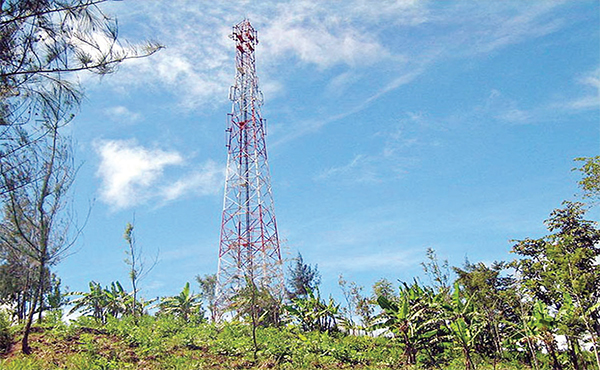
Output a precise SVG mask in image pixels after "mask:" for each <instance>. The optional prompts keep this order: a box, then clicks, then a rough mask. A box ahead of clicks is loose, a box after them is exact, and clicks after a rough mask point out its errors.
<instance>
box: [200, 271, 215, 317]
mask: <svg viewBox="0 0 600 370" xmlns="http://www.w3.org/2000/svg"><path fill="white" fill-rule="evenodd" d="M196 281H197V282H198V284H199V285H200V296H201V297H202V299H203V300H204V302H205V303H206V305H207V307H208V311H209V314H210V320H211V321H212V322H215V321H216V317H217V316H216V315H217V311H216V306H215V298H216V294H215V293H216V292H215V289H216V287H217V275H216V274H209V275H204V276H200V275H198V276H196Z"/></svg>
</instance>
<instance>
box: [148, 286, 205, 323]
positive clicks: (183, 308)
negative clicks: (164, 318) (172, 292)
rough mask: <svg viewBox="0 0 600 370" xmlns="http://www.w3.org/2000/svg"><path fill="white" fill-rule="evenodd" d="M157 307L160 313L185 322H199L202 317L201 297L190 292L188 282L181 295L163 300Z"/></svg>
mask: <svg viewBox="0 0 600 370" xmlns="http://www.w3.org/2000/svg"><path fill="white" fill-rule="evenodd" d="M158 306H159V309H160V313H162V314H167V315H174V316H176V317H180V318H181V319H183V321H185V322H187V321H190V320H192V319H193V320H194V321H196V322H200V321H202V319H203V317H204V311H203V309H202V300H201V297H200V295H199V294H193V293H192V292H191V290H190V283H189V282H188V283H186V284H185V286H184V287H183V289H182V291H181V293H179V294H178V295H176V296H172V297H165V298H163V299H162V300H161V301H160V303H159V305H158Z"/></svg>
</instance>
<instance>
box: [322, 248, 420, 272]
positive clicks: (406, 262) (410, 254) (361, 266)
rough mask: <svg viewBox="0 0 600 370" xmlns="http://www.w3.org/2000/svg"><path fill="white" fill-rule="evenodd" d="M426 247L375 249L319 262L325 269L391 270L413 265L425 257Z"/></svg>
mask: <svg viewBox="0 0 600 370" xmlns="http://www.w3.org/2000/svg"><path fill="white" fill-rule="evenodd" d="M423 250H424V248H413V249H408V248H404V247H402V248H398V249H395V250H385V251H373V252H372V253H358V254H353V255H345V256H342V257H339V256H338V257H337V258H330V259H327V260H325V261H324V262H323V263H321V264H319V267H322V268H323V269H324V270H333V271H344V272H346V273H349V272H360V271H380V272H382V271H390V270H395V269H399V268H407V267H413V266H416V265H418V264H419V262H420V261H422V259H423Z"/></svg>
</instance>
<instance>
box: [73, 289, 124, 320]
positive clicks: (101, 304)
mask: <svg viewBox="0 0 600 370" xmlns="http://www.w3.org/2000/svg"><path fill="white" fill-rule="evenodd" d="M89 287H90V291H89V292H71V293H69V294H68V295H70V296H79V297H78V298H75V299H73V300H72V301H70V304H72V305H73V307H72V308H71V310H70V311H69V314H72V313H75V312H77V311H80V312H81V313H82V314H83V315H88V316H92V317H93V318H95V319H96V321H98V322H100V323H102V324H106V321H107V319H108V317H115V318H118V317H120V316H122V315H124V314H125V313H126V312H127V309H128V308H129V307H130V306H131V304H132V301H133V297H132V296H131V295H130V294H128V293H127V292H126V291H125V290H124V289H123V286H122V285H121V284H120V283H119V282H118V281H116V282H113V283H111V285H110V286H109V287H107V288H103V287H102V286H101V285H100V284H99V283H96V282H94V281H91V282H90V284H89Z"/></svg>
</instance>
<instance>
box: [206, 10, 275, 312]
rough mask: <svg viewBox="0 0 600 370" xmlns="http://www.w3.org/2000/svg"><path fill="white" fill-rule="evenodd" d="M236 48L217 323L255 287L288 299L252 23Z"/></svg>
mask: <svg viewBox="0 0 600 370" xmlns="http://www.w3.org/2000/svg"><path fill="white" fill-rule="evenodd" d="M231 38H232V39H233V40H234V41H235V42H236V57H235V66H236V74H235V83H234V85H233V86H232V87H231V89H230V92H229V99H230V100H231V101H232V102H233V108H232V113H230V114H229V115H228V124H227V126H228V127H227V130H226V132H227V144H226V146H227V150H228V155H227V173H226V179H225V196H224V201H223V218H222V224H221V240H220V245H219V269H218V272H217V286H216V297H215V299H216V301H215V306H216V313H217V318H216V319H217V320H219V319H221V317H222V314H223V313H224V312H225V311H226V310H227V309H228V307H229V306H230V305H231V303H232V298H233V297H234V296H235V295H236V294H237V292H238V291H239V290H240V289H241V288H243V287H245V286H247V284H248V283H254V284H255V285H256V286H257V287H259V288H268V289H269V290H270V292H271V293H272V294H274V295H275V296H276V297H282V296H283V289H284V285H283V284H284V283H283V266H282V259H281V251H280V248H279V238H278V235H277V224H276V222H275V211H274V207H273V195H272V191H271V178H270V175H269V166H268V162H267V147H266V144H265V134H266V132H265V123H266V122H265V120H263V118H262V117H261V113H260V107H261V105H262V104H263V99H262V93H261V92H260V91H259V89H258V78H257V76H256V67H255V59H254V50H255V49H256V45H257V44H258V39H257V33H256V31H255V30H254V28H253V27H252V26H251V25H250V22H249V21H248V20H243V21H242V22H240V23H239V24H237V25H235V26H234V27H233V34H232V35H231Z"/></svg>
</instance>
